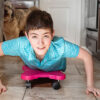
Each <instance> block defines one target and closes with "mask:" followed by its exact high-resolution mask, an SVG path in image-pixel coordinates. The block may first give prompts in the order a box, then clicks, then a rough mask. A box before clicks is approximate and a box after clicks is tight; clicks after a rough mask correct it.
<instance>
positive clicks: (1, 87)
mask: <svg viewBox="0 0 100 100" xmlns="http://www.w3.org/2000/svg"><path fill="white" fill-rule="evenodd" d="M1 45H2V43H0V56H3V55H4V53H3V51H2V48H1ZM6 90H7V89H6V87H5V86H4V85H3V84H2V81H1V79H0V94H1V93H2V92H5V91H6Z"/></svg>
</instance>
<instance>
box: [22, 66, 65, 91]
mask: <svg viewBox="0 0 100 100" xmlns="http://www.w3.org/2000/svg"><path fill="white" fill-rule="evenodd" d="M23 70H24V73H22V74H21V79H23V80H25V81H26V88H30V87H31V82H30V81H31V80H34V79H38V78H49V79H53V80H55V82H53V84H52V87H53V88H54V89H56V90H57V89H59V88H60V83H59V80H64V79H65V77H66V75H65V74H64V73H63V72H61V71H51V72H45V71H42V70H39V69H30V68H29V67H27V66H23Z"/></svg>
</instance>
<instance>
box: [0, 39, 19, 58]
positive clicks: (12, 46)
mask: <svg viewBox="0 0 100 100" xmlns="http://www.w3.org/2000/svg"><path fill="white" fill-rule="evenodd" d="M1 47H2V50H3V53H4V55H10V56H19V52H20V39H19V38H16V39H12V40H8V41H4V42H3V43H2V46H1Z"/></svg>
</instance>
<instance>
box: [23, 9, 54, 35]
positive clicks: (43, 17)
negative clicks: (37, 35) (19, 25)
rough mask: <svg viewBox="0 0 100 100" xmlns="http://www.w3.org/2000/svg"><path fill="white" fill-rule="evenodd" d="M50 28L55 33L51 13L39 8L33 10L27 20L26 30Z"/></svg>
mask: <svg viewBox="0 0 100 100" xmlns="http://www.w3.org/2000/svg"><path fill="white" fill-rule="evenodd" d="M40 28H44V29H47V28H49V29H50V30H51V33H53V20H52V17H51V15H50V14H49V13H47V12H46V11H41V10H39V9H37V10H34V11H32V12H31V13H30V14H29V16H28V18H27V21H26V28H25V31H26V32H27V34H28V32H29V30H32V29H40Z"/></svg>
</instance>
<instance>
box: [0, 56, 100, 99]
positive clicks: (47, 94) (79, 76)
mask: <svg viewBox="0 0 100 100" xmlns="http://www.w3.org/2000/svg"><path fill="white" fill-rule="evenodd" d="M22 65H23V62H22V61H21V60H20V59H19V58H18V57H8V56H5V57H0V77H1V79H2V80H3V83H4V84H5V85H6V86H7V88H8V90H7V92H5V93H3V94H1V95H0V100H100V98H97V97H94V96H93V95H92V94H90V95H86V93H85V89H86V77H85V72H84V64H83V62H82V61H80V60H77V59H71V58H70V59H67V70H66V72H65V74H66V79H65V80H63V81H60V84H61V89H59V90H54V89H53V88H52V87H50V86H48V85H46V86H45V85H44V86H41V85H40V86H38V85H37V86H34V87H33V88H32V89H26V87H25V81H23V80H21V78H20V75H21V73H22V72H23V71H22ZM94 77H95V85H96V87H98V88H100V61H98V60H97V59H95V58H94Z"/></svg>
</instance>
